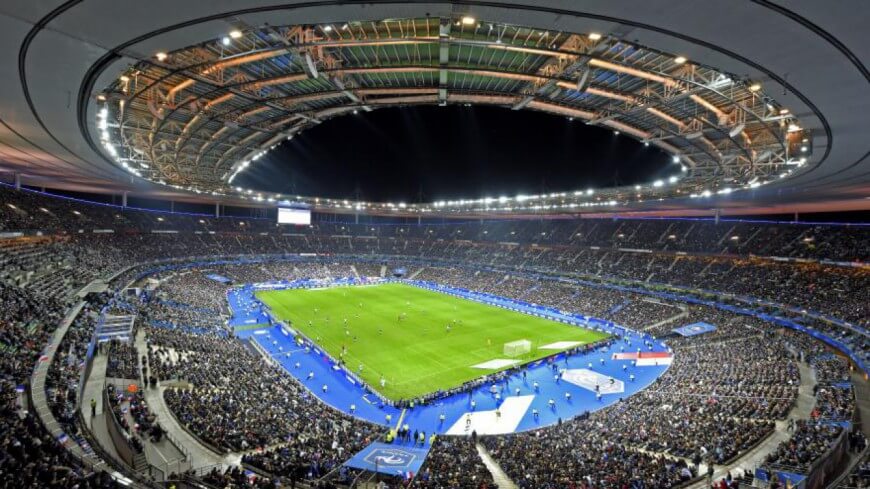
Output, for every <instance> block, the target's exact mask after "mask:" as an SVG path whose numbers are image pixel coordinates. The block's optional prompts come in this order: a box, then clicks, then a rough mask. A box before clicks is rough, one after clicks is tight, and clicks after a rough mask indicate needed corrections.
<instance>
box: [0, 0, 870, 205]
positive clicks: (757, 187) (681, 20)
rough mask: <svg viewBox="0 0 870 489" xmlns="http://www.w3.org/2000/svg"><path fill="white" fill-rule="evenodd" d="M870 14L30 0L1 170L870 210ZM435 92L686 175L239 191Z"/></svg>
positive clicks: (35, 176)
mask: <svg viewBox="0 0 870 489" xmlns="http://www.w3.org/2000/svg"><path fill="white" fill-rule="evenodd" d="M868 18H870V6H868V5H866V4H864V3H863V2H860V1H857V0H856V1H844V2H837V3H836V4H833V5H822V4H821V3H819V2H814V1H809V0H799V1H793V2H788V3H787V7H786V4H785V3H782V4H780V3H777V2H771V1H763V0H758V1H753V2H746V3H740V4H734V3H733V2H716V1H700V2H698V1H693V2H681V1H675V0H656V1H646V2H641V1H634V0H625V1H621V2H595V3H593V4H589V2H583V3H582V5H581V4H580V3H579V2H562V1H557V0H544V1H537V2H533V3H532V2H529V3H528V4H522V3H519V2H514V1H463V2H443V3H439V2H427V3H424V2H416V1H411V0H407V1H402V0H389V1H377V0H375V1H372V2H366V3H365V4H360V3H357V2H342V1H329V0H327V1H318V2H285V3H283V4H280V5H273V4H268V3H266V2H259V1H246V2H229V1H216V2H207V3H200V2H197V3H196V4H193V2H183V3H181V4H178V3H171V2H166V1H163V0H155V1H151V2H147V5H145V4H139V3H134V2H108V1H96V2H82V1H69V2H42V3H41V4H40V5H38V6H37V5H32V4H31V3H29V2H24V1H20V0H12V1H10V2H6V3H5V4H4V5H3V6H0V25H2V26H3V27H4V29H3V31H2V33H0V36H2V37H3V38H4V41H6V42H5V43H4V46H6V48H3V49H2V50H0V56H3V57H4V60H3V65H2V66H4V67H5V68H6V69H4V70H3V71H2V72H0V86H2V87H3V88H4V90H3V91H2V92H0V93H2V94H0V168H2V169H6V170H10V171H15V172H18V173H19V174H20V178H22V179H23V181H24V182H25V183H32V184H35V185H44V186H50V187H62V188H69V189H75V190H86V191H98V192H133V193H137V194H142V195H149V196H154V197H158V198H169V199H177V200H189V201H201V202H214V201H221V202H225V203H240V202H242V203H249V204H256V203H257V202H258V201H270V200H276V199H284V198H288V197H289V198H292V199H296V200H299V201H304V202H307V203H309V204H311V205H312V206H314V207H316V208H327V209H334V210H339V211H359V210H364V211H368V212H383V211H393V212H401V213H412V214H413V213H433V214H469V215H470V214H478V213H496V212H497V213H529V212H535V213H539V212H548V213H560V212H565V213H573V212H580V211H583V210H584V208H586V207H594V208H595V210H596V211H602V210H605V211H609V210H615V211H620V212H626V211H642V210H667V209H709V208H711V207H726V208H727V207H741V208H758V209H761V208H765V207H766V208H770V207H771V206H779V207H792V208H794V209H799V208H801V209H806V208H807V206H809V207H817V208H820V209H829V210H830V209H834V208H838V209H846V208H867V207H870V201H868V200H866V198H865V197H866V196H867V195H868V194H870V192H868V189H870V185H868V181H870V168H868V166H870V164H868V163H867V156H868V147H870V142H868V141H867V140H866V134H868V133H870V116H868V114H870V76H868V72H867V69H866V67H865V65H864V61H865V60H866V58H867V56H866V55H867V53H868V50H870V48H868V46H870V44H868V43H867V42H866V41H868V36H867V35H866V34H862V32H866V25H863V27H862V24H864V23H865V22H866V21H867V20H868ZM16 48H17V49H16ZM15 66H17V68H18V69H17V71H16V70H15V69H14V67H15ZM416 104H442V105H443V104H488V105H498V106H503V107H505V108H510V109H514V110H538V111H544V112H548V113H551V114H554V115H555V116H560V117H567V118H570V119H572V120H574V121H576V123H578V124H579V123H586V124H595V125H601V126H605V127H608V128H610V129H612V130H614V131H616V132H619V133H620V134H624V135H626V136H628V137H634V138H637V139H638V140H641V141H643V142H645V143H647V144H651V145H656V146H658V147H659V148H661V149H662V150H664V151H666V152H668V153H670V154H672V155H673V156H674V162H675V164H677V165H680V168H681V169H682V172H681V173H680V174H681V176H680V177H675V178H672V179H671V180H670V181H656V182H649V183H648V184H647V185H640V186H634V187H631V188H604V189H595V190H594V191H591V192H590V191H588V190H587V189H577V191H576V192H567V193H561V194H550V195H536V196H501V197H500V198H499V196H486V197H484V196H469V199H466V200H463V201H455V202H453V201H451V202H430V203H421V204H407V205H405V204H402V205H401V207H400V206H399V205H396V204H391V203H376V202H347V201H330V200H329V199H319V198H317V196H313V195H309V196H278V195H270V194H263V193H259V192H257V189H241V188H238V187H236V186H234V185H233V181H234V179H235V177H236V176H237V175H238V174H239V173H240V172H243V171H244V170H245V169H246V168H247V167H249V166H250V165H252V164H253V165H255V164H256V159H257V158H258V157H259V156H260V155H261V154H262V153H263V152H265V151H268V150H269V149H270V148H272V147H274V146H275V145H276V144H278V143H280V142H281V141H283V140H284V139H287V138H291V137H293V135H294V134H296V133H298V132H299V131H302V130H305V129H306V128H309V127H312V126H314V125H317V124H319V123H320V122H322V121H324V120H326V119H328V118H331V117H338V116H342V115H348V114H353V113H355V112H359V111H369V110H376V109H377V108H380V107H387V106H397V105H416ZM336 138H337V139H339V138H340V135H336ZM530 144H533V142H530ZM530 164H533V162H530Z"/></svg>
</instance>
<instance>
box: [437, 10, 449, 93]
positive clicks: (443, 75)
mask: <svg viewBox="0 0 870 489" xmlns="http://www.w3.org/2000/svg"><path fill="white" fill-rule="evenodd" d="M438 39H439V43H438V64H439V66H440V70H439V71H438V105H447V65H448V63H449V62H450V19H441V24H440V25H439V27H438Z"/></svg>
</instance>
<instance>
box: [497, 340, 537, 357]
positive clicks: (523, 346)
mask: <svg viewBox="0 0 870 489" xmlns="http://www.w3.org/2000/svg"><path fill="white" fill-rule="evenodd" d="M530 351H532V342H531V341H529V340H517V341H510V342H508V343H505V344H504V354H505V356H507V357H519V356H522V355H525V354H527V353H529V352H530Z"/></svg>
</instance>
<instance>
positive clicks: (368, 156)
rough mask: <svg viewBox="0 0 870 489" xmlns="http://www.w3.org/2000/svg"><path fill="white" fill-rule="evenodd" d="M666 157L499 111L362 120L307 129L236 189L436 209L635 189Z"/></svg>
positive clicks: (623, 139) (558, 122) (574, 127)
mask: <svg viewBox="0 0 870 489" xmlns="http://www.w3.org/2000/svg"><path fill="white" fill-rule="evenodd" d="M677 170H678V167H677V165H673V164H672V163H671V159H670V156H668V155H667V154H665V153H663V152H661V151H659V150H658V149H656V148H655V147H653V146H650V147H644V145H643V144H642V143H640V142H638V141H636V140H634V139H633V138H631V137H628V136H625V135H615V134H614V133H613V131H612V130H610V129H605V128H600V127H595V126H587V125H586V124H584V123H583V122H581V121H579V120H575V121H569V120H568V119H567V118H564V117H559V116H554V115H551V114H545V113H541V112H535V111H530V110H520V111H512V110H508V109H503V108H497V107H487V106H479V107H478V106H476V107H465V106H448V107H436V106H417V107H402V108H389V109H378V110H375V111H373V112H363V111H360V112H359V113H358V114H356V115H347V116H342V117H337V118H334V119H331V120H328V121H326V122H324V123H323V124H320V125H318V126H315V127H313V128H310V129H307V130H306V131H304V132H303V133H301V134H299V135H297V136H296V137H294V138H293V139H292V140H291V141H286V142H284V143H283V144H282V145H281V146H279V147H277V148H275V149H274V150H272V151H271V152H270V153H269V154H268V155H267V156H264V157H263V158H260V159H259V160H257V161H256V162H254V163H253V164H251V166H250V167H249V168H248V170H247V171H245V172H243V173H241V174H240V175H239V176H238V177H236V179H235V180H234V182H233V185H237V186H241V187H244V188H251V189H255V190H263V191H269V192H277V193H285V194H301V195H306V196H320V197H330V198H341V199H344V198H346V199H357V198H358V199H360V200H368V201H382V202H386V201H395V202H399V201H405V202H418V201H422V202H432V201H437V200H445V199H454V198H480V197H498V196H500V195H509V196H513V195H517V194H537V193H543V192H547V193H549V192H560V191H573V190H582V189H586V188H590V187H592V188H602V187H605V186H613V185H631V184H635V183H644V182H651V181H652V180H655V179H656V178H664V177H667V176H669V175H672V174H676V173H678V171H677Z"/></svg>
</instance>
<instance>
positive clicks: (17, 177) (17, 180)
mask: <svg viewBox="0 0 870 489" xmlns="http://www.w3.org/2000/svg"><path fill="white" fill-rule="evenodd" d="M12 177H13V178H14V179H15V190H21V174H20V173H18V172H15V173H13V174H12Z"/></svg>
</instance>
